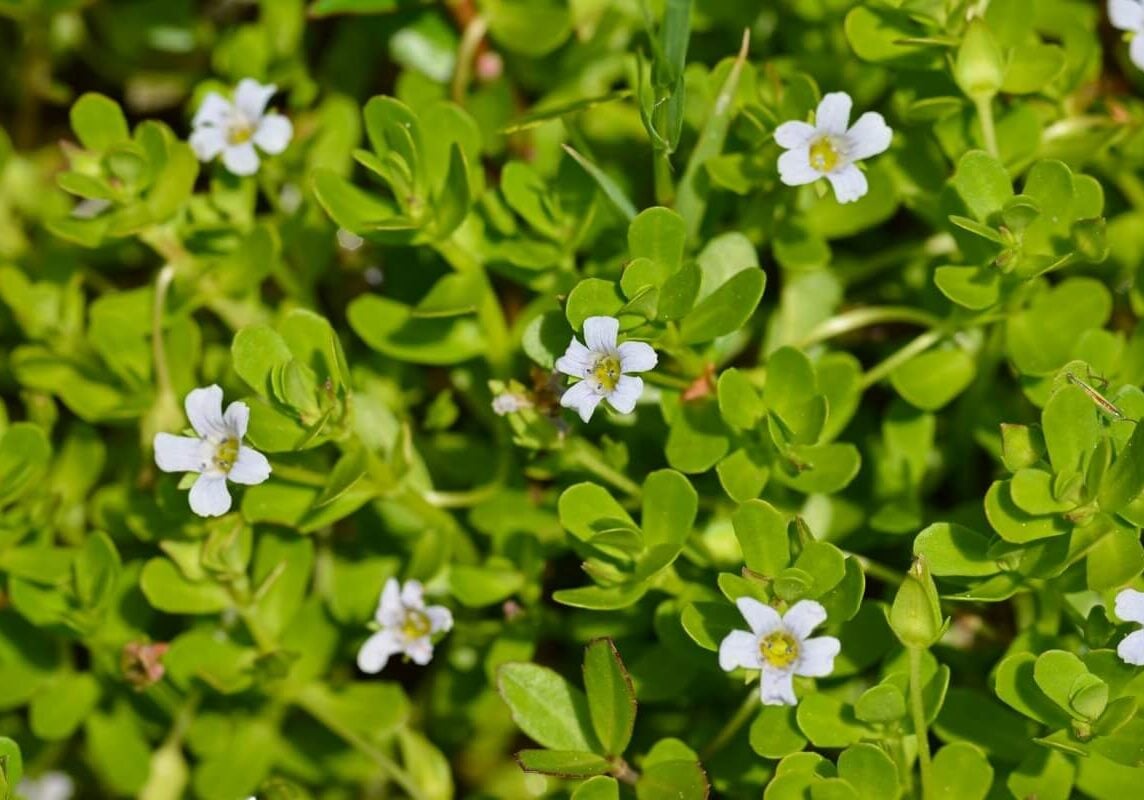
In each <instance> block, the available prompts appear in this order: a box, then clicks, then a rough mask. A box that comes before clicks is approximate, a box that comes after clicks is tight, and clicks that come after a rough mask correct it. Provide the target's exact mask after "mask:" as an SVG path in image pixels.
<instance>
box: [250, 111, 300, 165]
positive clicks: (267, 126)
mask: <svg viewBox="0 0 1144 800" xmlns="http://www.w3.org/2000/svg"><path fill="white" fill-rule="evenodd" d="M293 137H294V126H293V125H292V124H291V122H290V120H288V119H287V118H286V117H284V116H282V115H281V114H267V115H266V116H265V117H263V118H262V122H260V123H259V125H258V130H257V131H255V132H254V143H255V144H256V145H258V146H259V147H261V148H262V149H263V151H265V152H267V153H269V154H270V155H272V156H276V155H278V154H279V153H281V152H282V151H283V150H285V149H286V146H287V145H288V144H290V139H292V138H293Z"/></svg>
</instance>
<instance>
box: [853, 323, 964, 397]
mask: <svg viewBox="0 0 1144 800" xmlns="http://www.w3.org/2000/svg"><path fill="white" fill-rule="evenodd" d="M943 335H944V334H943V332H942V331H939V330H928V331H926V332H925V333H923V334H922V335H920V336H918V337H917V338H916V339H914V340H913V341H912V342H910V343H909V344H907V345H906V346H905V347H903V348H902V349H901V350H898V351H897V352H896V353H894V354H893V355H891V356H890V357H889V358H887V359H886V360H885V361H883V362H881V363H880V364H877V365H875V366H873V367H871V368H870V369H868V370H867V371H866V374H865V375H863V376H862V383H861V386H862V388H863V389H868V388H870V387H871V386H873V385H874V384H875V383H877V382H878V381H880V380H882V378H884V377H886V376H887V375H889V374H890V373H891V372H893V371H894V370H895V369H897V368H898V367H900V366H901V365H902V364H905V363H906V362H907V361H909V360H910V359H911V358H913V357H914V356H916V355H918V354H920V353H924V352H925V351H926V350H928V349H929V348H930V347H931V346H933V345H934V344H935V343H937V341H938V340H939V339H941V337H942V336H943Z"/></svg>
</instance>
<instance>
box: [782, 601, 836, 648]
mask: <svg viewBox="0 0 1144 800" xmlns="http://www.w3.org/2000/svg"><path fill="white" fill-rule="evenodd" d="M824 622H826V609H825V608H823V607H822V603H819V602H817V601H815V600H799V601H798V602H797V603H795V604H794V605H793V606H791V607H790V609H788V610H787V612H786V613H785V614H783V627H784V628H786V629H787V630H788V631H790V632H791V633H793V634H794V636H795V638H797V639H798V640H799V641H802V640H803V639H807V638H809V637H810V633H811V631H813V630H814V629H815V628H817V627H818V626H819V625H821V624H822V623H824Z"/></svg>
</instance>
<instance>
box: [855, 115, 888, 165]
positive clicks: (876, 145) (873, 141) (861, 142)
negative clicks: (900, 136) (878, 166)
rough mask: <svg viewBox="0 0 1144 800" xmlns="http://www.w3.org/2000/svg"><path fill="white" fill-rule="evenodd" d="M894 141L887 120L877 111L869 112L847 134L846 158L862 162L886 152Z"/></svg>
mask: <svg viewBox="0 0 1144 800" xmlns="http://www.w3.org/2000/svg"><path fill="white" fill-rule="evenodd" d="M893 140H894V132H893V131H892V130H890V126H889V125H887V124H886V120H885V118H883V117H882V115H881V114H879V113H878V112H877V111H867V112H866V113H865V114H863V115H862V116H860V117H858V121H857V122H855V123H854V124H853V125H852V126H851V127H850V130H849V131H847V132H846V142H847V148H846V157H847V158H849V159H850V160H851V161H861V160H862V159H864V158H870V157H871V156H876V155H878V154H879V153H884V152H886V150H888V149H889V148H890V142H892V141H893Z"/></svg>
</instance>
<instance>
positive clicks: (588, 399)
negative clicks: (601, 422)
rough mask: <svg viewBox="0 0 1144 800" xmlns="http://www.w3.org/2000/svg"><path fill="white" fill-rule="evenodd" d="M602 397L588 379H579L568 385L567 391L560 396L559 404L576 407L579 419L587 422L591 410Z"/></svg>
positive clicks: (590, 415)
mask: <svg viewBox="0 0 1144 800" xmlns="http://www.w3.org/2000/svg"><path fill="white" fill-rule="evenodd" d="M603 399H604V396H603V395H602V394H597V393H596V392H595V390H594V389H593V388H592V384H591V383H590V382H589V381H580V382H579V383H574V384H572V385H571V386H569V387H568V391H566V392H564V395H563V396H562V397H561V398H560V405H562V406H564V407H565V408H574V409H576V411H577V412H578V413H579V414H580V419H582V420H584V421H585V422H589V421H590V420H591V419H592V412H593V411H595V410H596V406H598V405H600V401H601V400H603Z"/></svg>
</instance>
